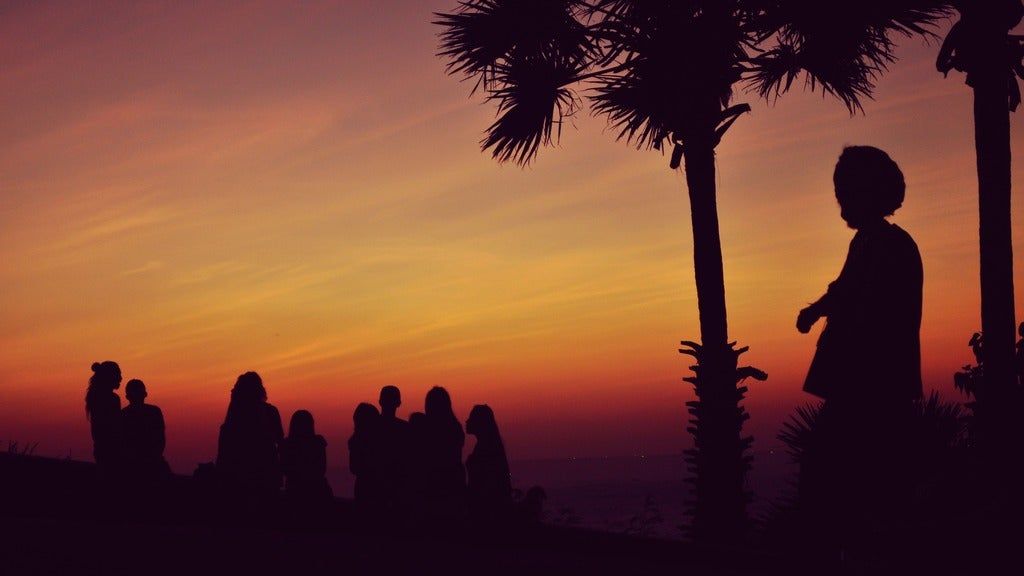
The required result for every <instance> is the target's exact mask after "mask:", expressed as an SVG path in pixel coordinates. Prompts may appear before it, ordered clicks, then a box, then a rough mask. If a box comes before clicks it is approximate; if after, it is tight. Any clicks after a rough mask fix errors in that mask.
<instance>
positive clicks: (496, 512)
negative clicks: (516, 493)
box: [466, 404, 512, 524]
mask: <svg viewBox="0 0 1024 576" xmlns="http://www.w3.org/2000/svg"><path fill="white" fill-rule="evenodd" d="M466 433H467V434H471V435H473V436H476V446H474V447H473V451H472V452H471V453H470V454H469V457H467V458H466V477H467V480H468V482H467V495H468V503H469V510H470V513H471V514H472V515H473V518H474V519H475V520H477V521H478V522H480V523H484V524H492V523H495V522H500V521H502V520H505V519H507V517H508V516H509V514H510V512H511V511H512V479H511V477H510V475H509V469H508V458H507V457H506V456H505V444H504V443H503V442H502V441H501V434H499V433H498V423H497V422H496V421H495V420H494V412H493V411H492V410H491V408H490V406H487V405H486V404H478V405H476V406H474V407H473V409H472V410H471V411H470V412H469V419H467V420H466Z"/></svg>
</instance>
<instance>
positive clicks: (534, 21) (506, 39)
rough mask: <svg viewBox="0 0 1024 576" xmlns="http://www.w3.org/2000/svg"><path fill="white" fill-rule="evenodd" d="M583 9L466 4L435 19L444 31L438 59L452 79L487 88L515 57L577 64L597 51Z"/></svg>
mask: <svg viewBox="0 0 1024 576" xmlns="http://www.w3.org/2000/svg"><path fill="white" fill-rule="evenodd" d="M579 10H580V6H579V1H578V0H464V1H462V2H460V3H459V8H458V9H456V10H455V11H454V12H450V13H437V14H435V16H436V17H437V20H435V21H434V24H436V25H439V26H441V27H442V28H443V31H442V32H441V33H440V38H441V43H440V44H441V46H440V52H439V53H438V55H439V56H441V57H444V58H446V59H447V60H448V65H447V68H446V70H447V72H448V73H449V74H461V75H464V76H465V77H467V78H476V79H477V82H478V86H479V85H480V84H481V83H482V84H483V85H484V86H485V87H487V86H488V85H489V83H490V81H491V80H493V79H494V78H495V73H496V71H497V68H498V67H499V66H501V65H502V62H503V61H505V60H507V59H508V58H510V57H512V56H513V54H516V55H517V56H518V57H520V58H530V57H533V58H536V57H541V56H546V57H549V58H556V57H559V58H569V59H573V58H576V59H578V58H579V57H580V55H581V54H582V53H584V52H586V51H588V50H592V49H593V47H592V46H590V45H589V38H588V36H587V33H586V27H585V26H584V25H583V24H582V23H580V22H579V21H578V20H577V19H576V17H575V15H576V13H577V12H578V11H579Z"/></svg>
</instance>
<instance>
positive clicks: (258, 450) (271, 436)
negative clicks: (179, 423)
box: [217, 372, 284, 492]
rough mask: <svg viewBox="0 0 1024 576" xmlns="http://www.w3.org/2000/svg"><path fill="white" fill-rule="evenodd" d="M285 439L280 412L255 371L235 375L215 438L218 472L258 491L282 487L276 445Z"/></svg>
mask: <svg viewBox="0 0 1024 576" xmlns="http://www.w3.org/2000/svg"><path fill="white" fill-rule="evenodd" d="M283 439H284V429H283V428H282V426H281V414H280V412H278V410H277V408H276V407H274V406H273V405H272V404H270V403H268V402H267V390H266V388H264V387H263V379H262V378H260V376H259V374H257V373H255V372H246V373H245V374H242V375H241V376H239V377H238V380H237V381H236V382H235V386H234V388H232V390H231V402H230V403H229V404H228V411H227V415H226V416H225V417H224V423H223V424H221V427H220V436H219V438H218V442H217V470H218V474H219V475H220V476H221V477H222V478H223V479H224V480H225V481H226V482H228V483H229V484H233V485H235V486H236V487H239V488H247V489H252V490H257V491H268V492H273V491H277V490H278V489H280V487H281V469H280V464H279V462H278V445H279V444H280V443H281V441H282V440H283Z"/></svg>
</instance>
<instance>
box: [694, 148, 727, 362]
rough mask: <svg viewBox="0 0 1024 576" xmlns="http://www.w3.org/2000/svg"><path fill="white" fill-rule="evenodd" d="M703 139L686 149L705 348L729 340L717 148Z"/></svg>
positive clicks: (717, 345)
mask: <svg viewBox="0 0 1024 576" xmlns="http://www.w3.org/2000/svg"><path fill="white" fill-rule="evenodd" d="M702 144H703V143H700V144H697V143H694V144H693V145H689V146H687V147H686V148H685V150H684V158H685V159H686V185H687V187H688V188H689V193H690V218H691V220H692V221H693V268H694V274H695V276H696V280H697V308H698V309H699V313H700V338H701V343H702V344H703V345H704V347H705V348H712V349H713V348H724V347H725V345H726V343H727V342H728V340H729V336H728V322H727V320H726V313H725V276H724V272H723V268H722V240H721V237H720V235H719V232H718V205H717V201H716V198H715V196H716V190H715V150H714V148H713V147H712V146H711V145H710V143H709V145H702Z"/></svg>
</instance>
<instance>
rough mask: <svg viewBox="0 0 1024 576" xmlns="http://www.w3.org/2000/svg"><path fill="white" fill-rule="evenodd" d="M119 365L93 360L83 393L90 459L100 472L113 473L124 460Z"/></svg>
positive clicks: (108, 361)
mask: <svg viewBox="0 0 1024 576" xmlns="http://www.w3.org/2000/svg"><path fill="white" fill-rule="evenodd" d="M120 387H121V367H120V366H118V365H117V362H113V361H110V360H107V361H106V362H94V363H93V365H92V376H91V377H90V378H89V388H88V390H87V391H86V393H85V415H86V417H87V418H88V419H89V431H90V432H91V433H92V445H93V452H92V453H93V458H94V459H95V460H96V465H97V467H98V468H99V469H100V471H101V473H103V474H114V473H117V472H118V471H119V470H120V468H121V465H122V464H123V461H124V433H123V430H122V425H121V424H122V423H121V397H120V396H118V395H117V394H115V393H114V391H115V390H117V389H118V388H120Z"/></svg>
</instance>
